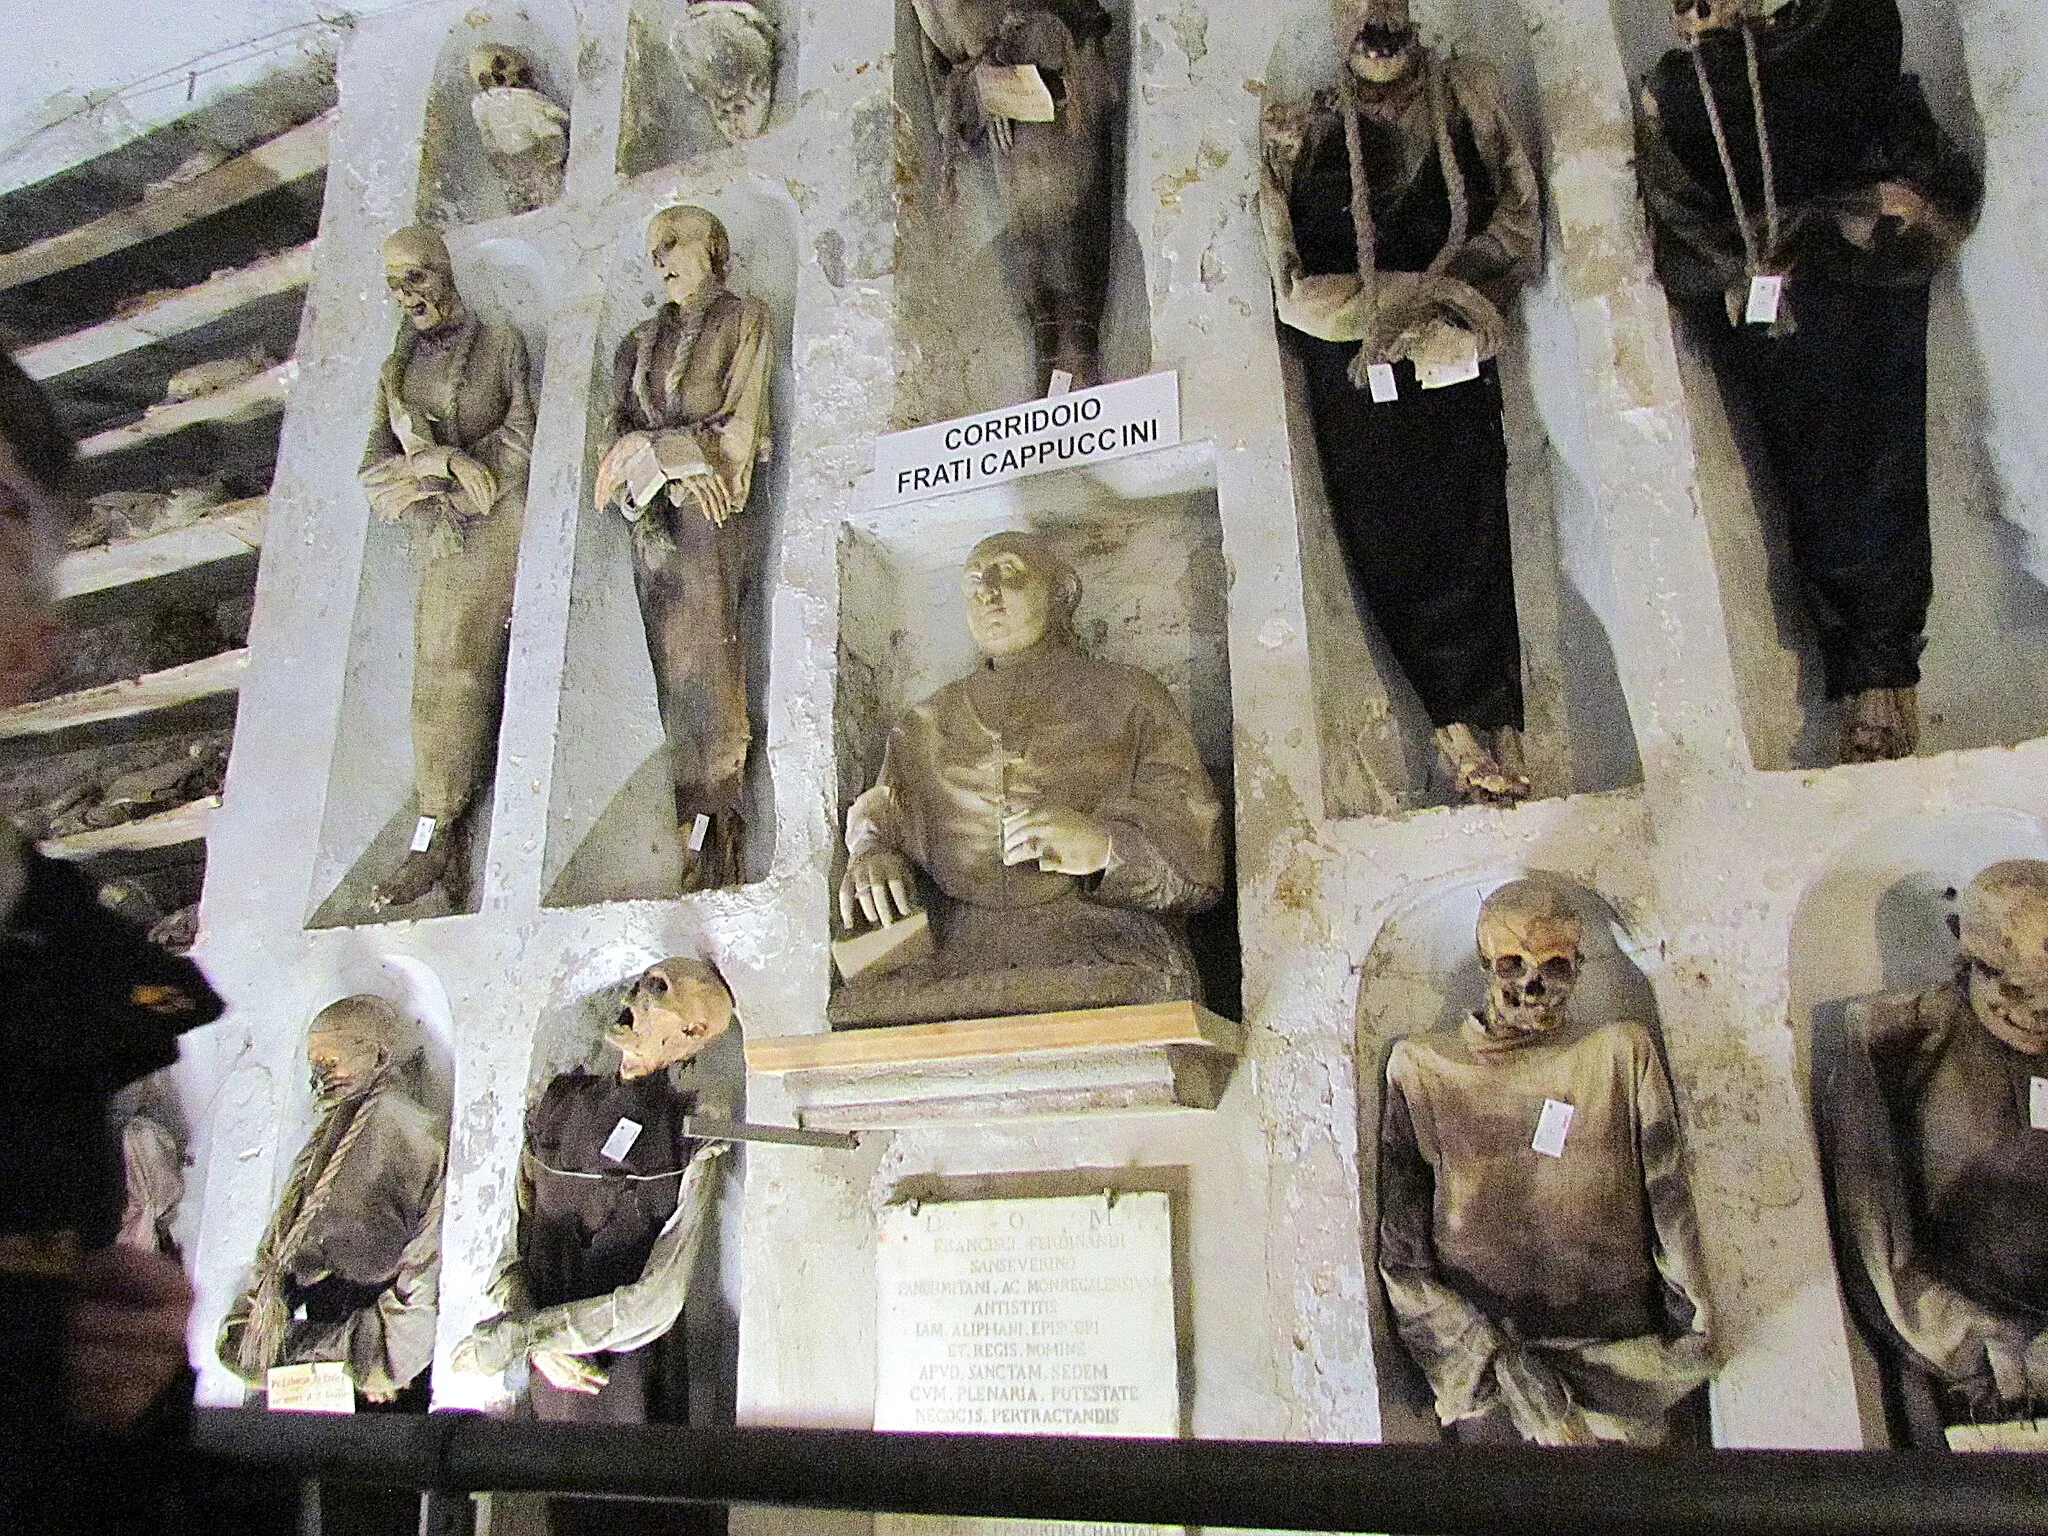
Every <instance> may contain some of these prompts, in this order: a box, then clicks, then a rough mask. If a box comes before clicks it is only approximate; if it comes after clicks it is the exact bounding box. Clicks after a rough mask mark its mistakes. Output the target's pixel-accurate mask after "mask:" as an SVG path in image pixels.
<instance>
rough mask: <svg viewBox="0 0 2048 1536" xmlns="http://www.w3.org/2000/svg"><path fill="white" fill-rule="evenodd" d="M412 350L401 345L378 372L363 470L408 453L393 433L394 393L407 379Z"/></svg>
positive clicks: (401, 343) (364, 449) (364, 452)
mask: <svg viewBox="0 0 2048 1536" xmlns="http://www.w3.org/2000/svg"><path fill="white" fill-rule="evenodd" d="M408 350H409V348H408V347H407V345H406V343H404V342H400V343H399V346H398V349H397V350H396V351H395V352H393V353H392V355H391V356H390V358H388V359H387V360H386V361H385V363H384V365H383V366H382V367H380V368H379V369H378V370H377V394H376V402H375V405H376V414H375V416H374V418H373V419H372V421H371V422H370V440H369V442H368V443H367V444H365V445H364V447H363V462H362V466H361V467H362V468H364V469H368V468H369V467H370V466H371V465H372V464H381V463H383V462H384V461H385V460H386V459H389V458H392V457H395V456H396V455H398V454H401V453H403V452H404V451H405V445H404V444H403V443H401V442H399V440H398V434H397V433H396V432H394V431H392V430H391V391H392V390H393V389H394V388H396V387H397V384H398V381H399V380H400V379H402V378H403V377H404V375H405V356H406V353H407V351H408Z"/></svg>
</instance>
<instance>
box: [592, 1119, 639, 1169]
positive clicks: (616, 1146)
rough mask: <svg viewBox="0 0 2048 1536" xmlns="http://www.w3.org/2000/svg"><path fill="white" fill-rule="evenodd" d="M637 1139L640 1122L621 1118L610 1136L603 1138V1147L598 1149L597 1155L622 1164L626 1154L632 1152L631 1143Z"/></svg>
mask: <svg viewBox="0 0 2048 1536" xmlns="http://www.w3.org/2000/svg"><path fill="white" fill-rule="evenodd" d="M639 1139H640V1122H639V1121H638V1120H628V1119H625V1118H624V1117H623V1116H622V1117H621V1118H620V1120H619V1123H618V1124H617V1125H615V1126H613V1127H612V1133H611V1135H609V1136H607V1137H605V1139H604V1146H603V1147H602V1148H600V1149H599V1155H600V1156H602V1157H607V1158H610V1159H611V1160H612V1161H613V1162H615V1163H623V1162H624V1161H625V1160H626V1154H627V1153H628V1152H630V1151H632V1150H633V1143H634V1142H636V1141H638V1140H639Z"/></svg>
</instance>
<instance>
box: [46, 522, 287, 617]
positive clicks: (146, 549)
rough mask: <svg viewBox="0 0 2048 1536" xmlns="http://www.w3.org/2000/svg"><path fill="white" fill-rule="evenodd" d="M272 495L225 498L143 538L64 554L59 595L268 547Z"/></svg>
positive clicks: (163, 573) (77, 594) (127, 582)
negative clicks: (192, 519)
mask: <svg viewBox="0 0 2048 1536" xmlns="http://www.w3.org/2000/svg"><path fill="white" fill-rule="evenodd" d="M269 508H270V501H269V498H267V497H264V496H251V497H249V498H248V499H247V500H244V501H229V502H223V503H222V504H221V505H220V506H218V507H215V508H214V509H213V510H212V511H210V512H208V513H207V514H206V515H205V516H204V517H202V518H200V519H199V521H198V522H196V523H187V524H186V525H185V526H183V527H182V528H167V529H165V530H164V531H163V532H162V533H153V534H149V535H147V536H146V537H143V538H139V539H122V540H120V541H118V542H116V543H113V544H102V545H99V546H98V547H96V548H93V549H81V550H77V551H75V552H73V553H71V554H68V555H66V556H65V557H64V563H63V564H62V565H60V566H58V568H57V598H58V600H59V601H60V602H61V601H63V600H64V599H66V598H73V597H84V596H86V595H87V594H89V593H93V592H104V591H107V590H108V589H109V588H113V587H125V586H130V585H133V584H134V583H135V582H138V581H151V580H154V579H155V578H156V577H158V576H169V575H172V574H173V573H175V572H177V571H189V570H191V569H193V568H194V567H197V566H202V565H211V564H212V563H213V562H214V561H216V560H229V559H233V558H234V557H235V556H237V555H246V554H248V553H250V552H251V551H252V550H259V549H261V548H262V547H263V519H264V516H265V514H266V513H267V512H268V511H269Z"/></svg>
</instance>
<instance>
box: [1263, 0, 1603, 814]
mask: <svg viewBox="0 0 2048 1536" xmlns="http://www.w3.org/2000/svg"><path fill="white" fill-rule="evenodd" d="M1414 14H1415V21H1416V25H1417V27H1418V29H1419V30H1420V31H1421V33H1422V35H1423V37H1424V39H1425V40H1426V41H1427V42H1428V43H1429V44H1430V45H1431V46H1432V47H1434V48H1436V49H1437V50H1438V51H1440V52H1443V51H1448V52H1450V53H1453V54H1456V55H1459V56H1463V57H1470V58H1476V59H1480V60H1483V61H1485V62H1486V63H1488V64H1490V65H1492V66H1493V68H1494V70H1495V71H1496V72H1497V73H1498V75H1499V77H1500V81H1501V85H1502V88H1503V92H1504V94H1505V97H1506V101H1507V105H1508V110H1509V112H1510V115H1511V116H1512V118H1513V119H1514V121H1515V124H1516V126H1517V127H1518V128H1519V129H1520V130H1521V137H1522V141H1523V143H1524V145H1525V146H1526V147H1527V149H1528V152H1529V155H1530V158H1531V160H1532V161H1533V162H1534V163H1535V166H1536V173H1537V180H1538V182H1539V184H1545V185H1546V208H1545V228H1544V262H1543V272H1542V275H1541V276H1540V277H1539V278H1538V279H1537V280H1536V281H1535V282H1533V283H1531V284H1530V285H1529V286H1528V287H1526V288H1525V289H1524V290H1523V291H1522V293H1521V296H1520V299H1519V301H1518V302H1517V303H1516V304H1514V305H1513V306H1512V307H1511V308H1510V310H1509V312H1508V314H1507V316H1506V318H1507V321H1508V328H1509V341H1508V345H1507V346H1506V347H1505V348H1504V349H1503V350H1502V352H1501V355H1500V357H1499V359H1498V362H1499V366H1500V377H1501V392H1502V398H1503V404H1504V413H1503V427H1504V429H1505V432H1506V436H1507V446H1508V509H1509V523H1510V538H1511V542H1512V545H1513V560H1514V576H1515V607H1516V615H1517V621H1518V627H1519V629H1520V632H1521V642H1522V687H1523V699H1524V709H1525V714H1526V721H1527V729H1526V731H1525V733H1524V746H1525V751H1526V754H1527V758H1528V766H1529V774H1530V778H1531V781H1532V783H1533V785H1534V788H1535V793H1536V794H1537V796H1538V797H1547V796H1553V795H1565V794H1573V793H1593V792H1598V791H1602V790H1610V789H1620V788H1625V787H1628V786H1631V785H1635V784H1638V783H1640V782H1641V781H1642V763H1641V760H1640V757H1639V756H1638V753H1637V748H1636V741H1635V732H1634V727H1633V725H1632V723H1631V719H1630V714H1629V707H1628V700H1627V698H1626V697H1625V695H1624V694H1623V691H1622V686H1621V679H1620V672H1619V668H1618V667H1617V665H1616V662H1615V656H1614V649H1613V645H1612V642H1611V641H1610V639H1609V638H1608V627H1607V621H1606V619H1605V618H1604V617H1603V615H1605V614H1606V613H1607V612H1608V611H1609V610H1610V609H1611V608H1612V606H1613V598H1612V594H1611V592H1610V591H1609V587H1610V585H1611V582H1610V579H1609V577H1608V575H1607V571H1608V569H1609V561H1608V550H1607V544H1606V535H1605V533H1604V530H1603V524H1602V521H1601V518H1600V515H1599V509H1598V506H1597V504H1596V501H1595V495H1594V482H1595V471H1594V467H1593V444H1592V440H1591V437H1590V435H1589V432H1588V428H1587V424H1586V421H1585V417H1584V403H1583V400H1582V391H1581V388H1580V384H1579V368H1578V362H1577V346H1578V343H1577V331H1576V322H1575V321H1574V319H1573V316H1572V313H1571V308H1570V301H1569V299H1568V297H1567V295H1566V292H1565V287H1564V281H1563V273H1562V265H1563V253H1562V249H1561V241H1560V239H1559V235H1558V231H1557V229H1556V227H1555V222H1554V220H1553V219H1552V218H1551V217H1550V213H1549V208H1548V198H1547V183H1546V182H1545V167H1544V162H1543V153H1544V146H1545V140H1544V135H1543V133H1542V120H1541V113H1540V98H1539V95H1538V92H1537V86H1536V78H1535V68H1534V63H1533V60H1532V59H1531V56H1530V52H1529V44H1528V37H1527V31H1526V26H1525V23H1524V22H1523V19H1522V16H1521V12H1520V10H1519V8H1518V7H1517V6H1516V5H1515V4H1514V0H1475V3H1473V4H1470V5H1462V6H1454V5H1451V4H1448V3H1441V0H1436V3H1422V4H1417V5H1416V6H1415V8H1414ZM1338 68H1339V58H1338V54H1337V50H1336V42H1335V37H1334V34H1333V31H1332V28H1331V23H1330V12H1329V9H1328V8H1327V7H1326V6H1323V5H1299V6H1296V7H1295V8H1294V9H1293V10H1292V11H1291V12H1290V15H1289V18H1288V21H1287V23H1286V24H1285V26H1284V28H1283V29H1282V31H1281V34H1280V37H1279V39H1278V41H1277V42H1276V44H1275V46H1274V50H1273V54H1272V58H1271V60H1270V62H1269V64H1268V67H1267V71H1266V82H1265V83H1266V91H1267V94H1268V96H1269V98H1270V99H1274V100H1280V101H1295V100H1301V99H1305V98H1307V97H1310V96H1313V95H1314V94H1315V93H1316V92H1318V91H1320V90H1323V89H1326V88H1329V87H1332V86H1334V84H1335V83H1336V80H1337V77H1338V76H1337V71H1338ZM1275 324H1276V325H1277V324H1278V322H1277V320H1276V322H1275ZM1280 358H1281V373H1282V379H1283V382H1284V387H1285V390H1286V396H1287V399H1286V409H1287V428H1288V444H1289V450H1290V455H1291V458H1292V466H1291V469H1292V477H1293V484H1294V493H1295V505H1296V507H1297V509H1298V513H1299V523H1300V534H1301V550H1302V586H1303V597H1304V600H1305V609H1306V612H1307V617H1308V640H1309V657H1310V664H1311V667H1312V670H1313V673H1314V675H1315V677H1316V679H1317V686H1316V708H1317V716H1318V720H1317V723H1318V727H1319V731H1320V735H1321V738H1322V748H1323V750H1322V761H1323V795H1324V801H1325V804H1326V805H1327V806H1328V807H1329V809H1330V813H1331V814H1332V815H1333V816H1388V815H1396V814H1400V813H1402V812H1406V811H1411V810H1415V809H1418V808H1421V807H1426V806H1432V805H1441V804H1444V803H1446V802H1447V801H1448V800H1449V799H1450V798H1451V794H1450V786H1449V785H1448V784H1446V783H1445V782H1444V779H1443V775H1442V773H1441V772H1440V771H1439V770H1438V767H1437V761H1436V758H1437V754H1436V748H1435V744H1434V740H1433V730H1432V726H1431V722H1430V720H1429V717H1428V715H1427V714H1426V713H1425V711H1424V710H1423V707H1422V703H1421V701H1420V700H1419V699H1418V698H1417V697H1416V695H1415V692H1414V689H1413V687H1412V686H1411V685H1410V683H1409V681H1408V679H1407V678H1406V677H1405V676H1404V675H1403V674H1402V671H1401V668H1400V664H1399V663H1398V662H1397V661H1396V660H1395V658H1394V654H1393V651H1392V650H1391V649H1390V648H1389V646H1388V645H1387V642H1386V640H1385V638H1384V637H1383V636H1382V634H1381V633H1380V631H1379V629H1378V626H1377V625H1376V623H1375V622H1374V620H1373V619H1372V617H1371V615H1370V614H1369V613H1368V612H1367V610H1366V608H1365V603H1364V599H1363V597H1362V595H1360V594H1359V593H1358V592H1357V590H1356V589H1355V587H1354V584H1353V581H1352V578H1351V575H1350V572H1349V571H1348V569H1347V568H1346V563H1345V560H1344V556H1343V552H1342V547H1341V545H1340V543H1339V541H1338V537H1337V533H1336V527H1335V523H1334V520H1333V519H1334V516H1335V514H1334V512H1333V509H1332V507H1331V504H1330V498H1329V495H1328V492H1327V490H1326V488H1325V485H1324V480H1323V474H1322V466H1321V463H1320V461H1319V459H1318V457H1317V453H1316V443H1315V436H1314V428H1313V423H1312V418H1311V415H1310V412H1309V404H1308V391H1307V386H1306V384H1305V382H1304V380H1303V377H1302V373H1301V368H1300V364H1299V362H1298V361H1297V359H1296V356H1295V354H1294V352H1293V350H1292V348H1291V347H1290V346H1289V345H1288V343H1287V340H1286V330H1285V328H1284V327H1281V347H1280Z"/></svg>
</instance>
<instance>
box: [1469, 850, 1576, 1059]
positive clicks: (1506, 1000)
mask: <svg viewBox="0 0 2048 1536" xmlns="http://www.w3.org/2000/svg"><path fill="white" fill-rule="evenodd" d="M1582 938H1583V930H1582V927H1581V925H1580V922H1579V917H1578V914H1577V913H1576V912H1575V911H1574V910H1573V909H1572V905H1571V902H1570V900H1569V898H1567V897H1566V896H1565V894H1564V893H1563V892H1562V891H1561V890H1559V889H1558V888H1557V887H1555V886H1552V885H1549V884H1547V883H1545V882H1543V881H1537V880H1516V881H1512V882H1510V883H1509V884H1507V885H1504V886H1502V887H1501V888H1500V889H1499V890H1497V891H1495V892H1494V893H1493V894H1492V895H1491V896H1489V897H1488V898H1487V899H1486V902H1485V904H1484V905H1483V906H1482V907H1481V908H1480V910H1479V930H1478V940H1479V954H1480V958H1481V959H1483V960H1484V961H1485V962H1486V968H1487V990H1486V1014H1487V1022H1488V1024H1489V1026H1490V1027H1492V1028H1493V1029H1495V1030H1499V1031H1502V1032H1506V1033H1512V1034H1530V1033H1535V1032H1537V1031H1540V1030H1546V1029H1551V1028H1554V1027H1555V1026H1556V1025H1557V1024H1559V1023H1561V1022H1562V1020H1563V1017H1564V1008H1565V1005H1566V1003H1567V1002H1569V1001H1570V999H1571V995H1572V990H1573V988H1574V987H1576V986H1577V985H1578V980H1579V967H1580V963H1581V955H1582V950H1581V941H1582Z"/></svg>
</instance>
